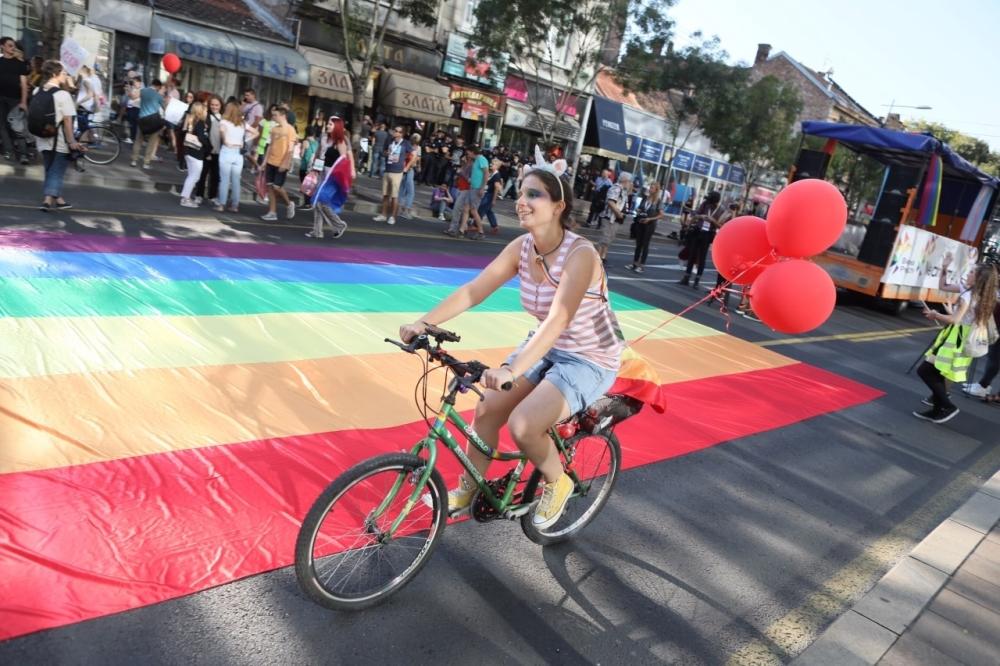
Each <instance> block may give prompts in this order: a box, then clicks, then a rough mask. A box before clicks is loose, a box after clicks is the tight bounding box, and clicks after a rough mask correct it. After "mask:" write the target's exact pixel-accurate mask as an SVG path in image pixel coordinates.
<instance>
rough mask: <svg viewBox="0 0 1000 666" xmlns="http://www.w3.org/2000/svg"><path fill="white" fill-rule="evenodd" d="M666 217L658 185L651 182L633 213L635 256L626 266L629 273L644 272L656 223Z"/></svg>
mask: <svg viewBox="0 0 1000 666" xmlns="http://www.w3.org/2000/svg"><path fill="white" fill-rule="evenodd" d="M664 217H666V215H665V214H664V212H663V200H662V192H660V183H658V182H657V181H653V184H652V185H650V186H649V192H647V193H646V196H645V197H643V199H642V201H640V202H639V205H638V206H636V211H635V225H636V228H635V254H634V255H633V257H632V263H631V264H629V265H627V266H626V267H625V268H627V269H628V270H630V271H633V272H635V273H642V272H643V271H644V270H645V265H646V259H647V258H648V257H649V245H650V243H651V242H652V241H653V234H654V233H655V232H656V223H657V222H658V221H659V220H662V219H663V218H664Z"/></svg>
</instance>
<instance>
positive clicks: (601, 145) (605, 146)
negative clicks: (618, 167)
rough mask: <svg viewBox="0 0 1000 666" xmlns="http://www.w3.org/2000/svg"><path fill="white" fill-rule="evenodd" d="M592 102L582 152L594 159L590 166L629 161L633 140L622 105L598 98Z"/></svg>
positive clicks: (597, 167)
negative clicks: (630, 138)
mask: <svg viewBox="0 0 1000 666" xmlns="http://www.w3.org/2000/svg"><path fill="white" fill-rule="evenodd" d="M592 103H593V107H592V108H591V110H590V118H589V120H588V121H587V133H586V134H585V136H584V141H583V149H582V151H581V152H582V153H583V154H585V155H593V156H594V159H592V160H591V162H590V166H591V167H593V168H595V169H604V168H608V167H611V166H612V164H611V162H612V161H615V162H619V163H621V164H624V163H626V162H628V161H629V141H628V140H627V137H626V135H625V116H624V112H623V110H622V105H621V104H619V103H618V102H613V101H611V100H609V99H605V98H603V97H594V98H593V102H592Z"/></svg>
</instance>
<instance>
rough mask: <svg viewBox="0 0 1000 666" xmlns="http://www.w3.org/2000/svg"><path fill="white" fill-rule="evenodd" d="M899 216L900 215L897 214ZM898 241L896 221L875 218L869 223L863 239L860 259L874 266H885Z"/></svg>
mask: <svg viewBox="0 0 1000 666" xmlns="http://www.w3.org/2000/svg"><path fill="white" fill-rule="evenodd" d="M897 217H898V216H897ZM895 242H896V222H894V221H891V220H888V219H884V218H882V219H880V218H877V217H876V218H874V219H873V220H872V221H871V222H869V223H868V231H867V232H866V233H865V239H864V240H863V241H861V249H860V250H859V251H858V261H860V262H863V263H866V264H871V265H872V266H885V264H886V262H888V261H889V255H890V254H891V253H892V246H893V243H895Z"/></svg>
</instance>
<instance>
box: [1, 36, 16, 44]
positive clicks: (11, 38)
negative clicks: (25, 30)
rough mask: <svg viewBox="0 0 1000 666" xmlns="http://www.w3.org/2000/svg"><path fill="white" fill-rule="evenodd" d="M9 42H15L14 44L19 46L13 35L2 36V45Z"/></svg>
mask: <svg viewBox="0 0 1000 666" xmlns="http://www.w3.org/2000/svg"><path fill="white" fill-rule="evenodd" d="M7 42H14V46H17V42H15V41H14V38H13V37H0V46H7Z"/></svg>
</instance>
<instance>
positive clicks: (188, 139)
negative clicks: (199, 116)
mask: <svg viewBox="0 0 1000 666" xmlns="http://www.w3.org/2000/svg"><path fill="white" fill-rule="evenodd" d="M184 147H185V148H190V149H191V150H201V139H199V138H198V135H197V134H195V133H194V132H192V131H191V130H187V132H185V133H184Z"/></svg>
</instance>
